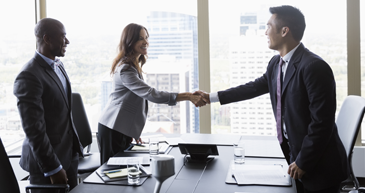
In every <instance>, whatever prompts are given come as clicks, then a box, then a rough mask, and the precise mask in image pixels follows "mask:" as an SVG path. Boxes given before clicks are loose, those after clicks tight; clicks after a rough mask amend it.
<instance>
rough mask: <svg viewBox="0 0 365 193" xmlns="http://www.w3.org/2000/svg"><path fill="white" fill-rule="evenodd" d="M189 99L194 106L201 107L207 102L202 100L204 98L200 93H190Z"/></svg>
mask: <svg viewBox="0 0 365 193" xmlns="http://www.w3.org/2000/svg"><path fill="white" fill-rule="evenodd" d="M189 98H190V101H191V102H192V103H193V104H194V105H195V106H196V107H202V106H204V105H206V104H207V103H206V102H205V101H204V98H203V97H202V96H200V95H191V96H190V97H189Z"/></svg>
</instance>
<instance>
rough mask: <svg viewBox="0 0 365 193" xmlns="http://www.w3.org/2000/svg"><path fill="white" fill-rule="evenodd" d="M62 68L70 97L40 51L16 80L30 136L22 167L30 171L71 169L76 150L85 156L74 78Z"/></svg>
mask: <svg viewBox="0 0 365 193" xmlns="http://www.w3.org/2000/svg"><path fill="white" fill-rule="evenodd" d="M61 69H62V70H61V71H63V74H64V75H65V77H66V79H67V88H68V91H67V93H68V94H67V96H66V93H65V91H64V89H63V86H62V83H61V81H60V80H59V78H58V76H57V74H56V73H55V72H54V70H53V69H52V68H51V67H50V66H49V65H48V64H47V63H46V61H44V60H43V58H42V57H41V56H40V55H38V54H37V53H36V54H35V55H34V57H33V58H32V59H31V60H30V61H29V62H28V63H27V64H25V65H24V66H23V68H22V70H21V71H20V73H19V74H18V76H17V77H16V79H15V83H14V95H15V96H16V97H17V98H18V110H19V114H20V117H21V121H22V126H23V129H24V132H25V136H26V137H25V140H24V142H23V149H22V155H21V159H20V166H21V167H22V168H23V169H24V170H26V171H28V172H30V173H46V172H50V171H52V170H54V169H56V168H57V167H59V166H60V165H62V167H63V168H64V169H65V170H67V169H68V168H69V166H70V163H71V157H72V151H73V150H74V151H76V152H78V153H79V155H82V149H83V148H82V145H81V143H80V142H79V138H78V135H77V132H76V129H75V127H74V125H73V121H72V115H71V86H70V81H69V79H68V76H67V74H66V72H65V71H64V69H63V67H62V68H61Z"/></svg>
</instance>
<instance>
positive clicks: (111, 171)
mask: <svg viewBox="0 0 365 193" xmlns="http://www.w3.org/2000/svg"><path fill="white" fill-rule="evenodd" d="M121 171H122V170H121V169H119V170H110V171H104V172H103V173H104V174H111V173H116V172H121Z"/></svg>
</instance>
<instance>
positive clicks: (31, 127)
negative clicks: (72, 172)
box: [14, 71, 61, 173]
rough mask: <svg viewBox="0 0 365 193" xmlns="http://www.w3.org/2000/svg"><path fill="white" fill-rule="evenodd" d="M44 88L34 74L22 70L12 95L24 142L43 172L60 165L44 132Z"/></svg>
mask: <svg viewBox="0 0 365 193" xmlns="http://www.w3.org/2000/svg"><path fill="white" fill-rule="evenodd" d="M43 92H44V88H43V85H42V82H41V81H40V80H39V79H38V78H37V76H36V75H34V74H32V73H31V72H28V71H22V72H21V73H20V74H19V75H18V76H17V78H16V79H15V83H14V95H15V96H16V97H17V98H18V110H19V113H20V117H21V119H22V125H23V130H24V132H25V135H26V143H27V144H28V145H29V146H30V151H31V152H29V154H31V155H32V156H33V157H34V159H35V160H36V162H37V163H38V166H39V168H40V170H41V171H42V172H43V173H46V172H49V171H52V170H54V169H56V168H57V167H59V166H60V165H61V163H60V161H59V159H58V157H57V155H56V154H55V152H54V150H53V147H52V146H51V143H50V140H49V138H48V135H47V133H46V122H45V119H44V108H43V103H42V95H43Z"/></svg>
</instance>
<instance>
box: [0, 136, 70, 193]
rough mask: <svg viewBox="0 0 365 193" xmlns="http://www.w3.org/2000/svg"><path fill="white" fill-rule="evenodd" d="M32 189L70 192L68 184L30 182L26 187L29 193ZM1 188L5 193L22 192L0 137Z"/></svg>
mask: <svg viewBox="0 0 365 193" xmlns="http://www.w3.org/2000/svg"><path fill="white" fill-rule="evenodd" d="M31 189H58V190H63V191H64V192H68V191H69V189H70V187H69V185H68V184H44V185H39V184H29V185H28V186H26V187H25V190H26V192H27V193H29V190H31ZM0 190H1V192H4V193H20V192H21V191H20V189H19V183H18V181H17V179H16V177H15V174H14V171H13V168H12V167H11V164H10V161H9V158H8V155H7V154H6V151H5V148H4V145H3V142H2V140H1V138H0Z"/></svg>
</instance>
